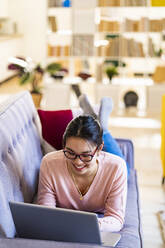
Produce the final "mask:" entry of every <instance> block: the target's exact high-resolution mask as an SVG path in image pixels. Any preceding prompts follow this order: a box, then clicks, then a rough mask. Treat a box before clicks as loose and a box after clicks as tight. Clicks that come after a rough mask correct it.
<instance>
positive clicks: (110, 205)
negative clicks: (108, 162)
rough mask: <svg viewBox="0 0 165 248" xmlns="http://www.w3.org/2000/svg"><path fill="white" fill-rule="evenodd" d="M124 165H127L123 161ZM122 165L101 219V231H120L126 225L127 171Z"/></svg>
mask: <svg viewBox="0 0 165 248" xmlns="http://www.w3.org/2000/svg"><path fill="white" fill-rule="evenodd" d="M123 163H125V162H124V161H123ZM123 163H122V165H121V166H120V167H119V168H118V170H117V172H116V174H115V178H114V180H113V183H112V188H111V190H110V192H109V194H108V197H107V199H106V202H105V213H104V217H103V218H99V225H100V230H101V231H110V232H115V231H120V230H121V228H122V227H123V224H124V217H125V208H126V199H127V170H126V166H125V165H123Z"/></svg>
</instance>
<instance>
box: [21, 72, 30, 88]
mask: <svg viewBox="0 0 165 248" xmlns="http://www.w3.org/2000/svg"><path fill="white" fill-rule="evenodd" d="M29 81H30V73H29V72H26V73H25V74H23V75H22V77H21V78H20V85H23V84H26V83H28V82H29Z"/></svg>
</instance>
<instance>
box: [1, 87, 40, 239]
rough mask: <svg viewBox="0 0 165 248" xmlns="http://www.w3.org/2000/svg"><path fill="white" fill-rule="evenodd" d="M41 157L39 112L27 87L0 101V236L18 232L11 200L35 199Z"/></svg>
mask: <svg viewBox="0 0 165 248" xmlns="http://www.w3.org/2000/svg"><path fill="white" fill-rule="evenodd" d="M41 159H42V151H41V146H40V135H39V126H38V114H37V111H36V109H35V107H34V104H33V101H32V98H31V95H30V93H29V92H28V91H25V92H22V93H19V94H17V95H15V96H14V97H13V98H10V99H9V100H8V101H7V102H5V103H3V104H1V105H0V236H2V237H14V236H15V227H14V223H13V220H12V216H11V213H10V209H9V204H8V203H9V201H25V202H32V201H33V198H34V195H35V193H36V190H37V182H38V174H39V167H40V163H41Z"/></svg>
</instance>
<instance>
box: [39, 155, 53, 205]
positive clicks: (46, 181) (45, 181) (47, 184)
mask: <svg viewBox="0 0 165 248" xmlns="http://www.w3.org/2000/svg"><path fill="white" fill-rule="evenodd" d="M37 203H38V204H40V205H46V206H53V207H55V206H56V196H55V190H54V187H53V184H52V177H51V173H50V171H49V168H48V166H47V161H46V159H45V158H43V160H42V163H41V167H40V174H39V185H38V196H37Z"/></svg>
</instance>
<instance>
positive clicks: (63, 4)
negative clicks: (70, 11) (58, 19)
mask: <svg viewBox="0 0 165 248" xmlns="http://www.w3.org/2000/svg"><path fill="white" fill-rule="evenodd" d="M62 6H63V7H71V1H70V0H64V1H63V2H62Z"/></svg>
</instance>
